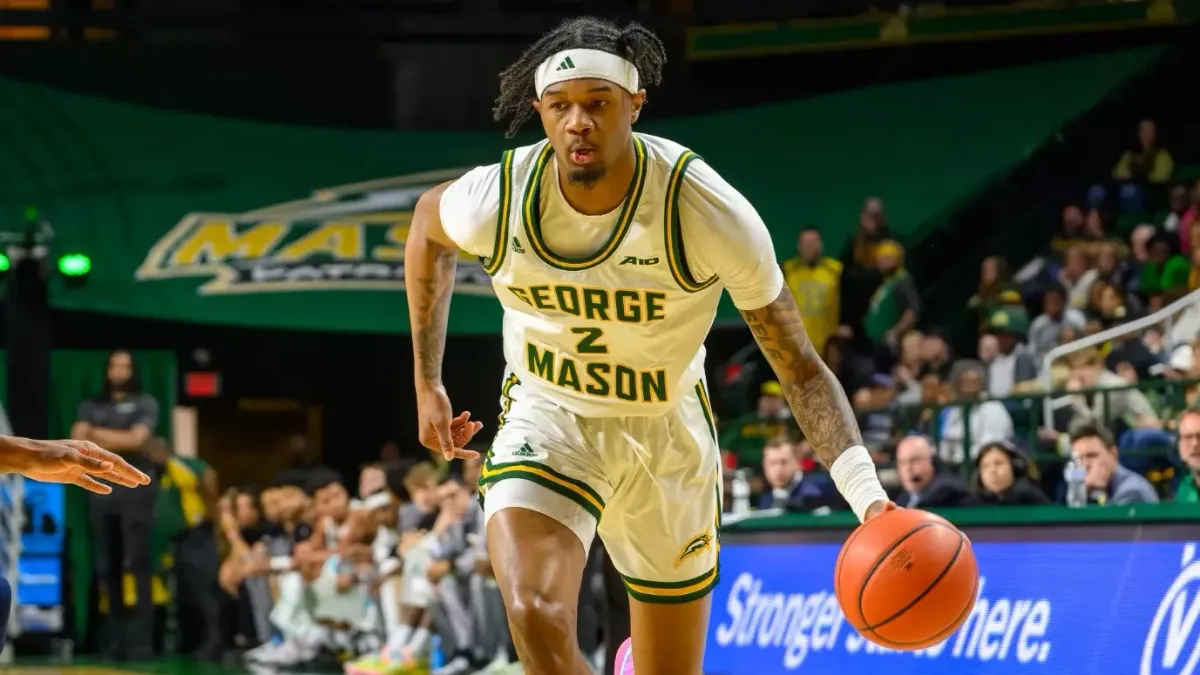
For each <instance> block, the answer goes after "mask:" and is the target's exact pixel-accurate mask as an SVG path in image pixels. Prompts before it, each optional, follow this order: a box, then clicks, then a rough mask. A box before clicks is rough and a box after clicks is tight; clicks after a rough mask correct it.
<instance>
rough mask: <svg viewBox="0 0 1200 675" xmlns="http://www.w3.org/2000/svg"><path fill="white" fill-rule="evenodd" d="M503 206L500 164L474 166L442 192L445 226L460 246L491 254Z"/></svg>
mask: <svg viewBox="0 0 1200 675" xmlns="http://www.w3.org/2000/svg"><path fill="white" fill-rule="evenodd" d="M499 209H500V165H499V164H491V165H489V166H481V167H477V168H474V169H471V170H470V171H468V172H467V173H465V174H463V176H462V177H461V178H459V179H458V180H456V181H454V183H453V184H451V185H450V187H448V188H446V191H445V192H443V193H442V203H441V205H440V208H439V212H440V213H441V217H442V230H444V231H445V232H446V236H447V237H450V239H451V240H452V241H453V242H454V243H455V244H458V248H459V249H460V250H463V251H466V252H467V253H470V254H473V255H479V256H490V255H491V254H492V247H493V246H494V245H495V243H496V213H497V212H498V211H499Z"/></svg>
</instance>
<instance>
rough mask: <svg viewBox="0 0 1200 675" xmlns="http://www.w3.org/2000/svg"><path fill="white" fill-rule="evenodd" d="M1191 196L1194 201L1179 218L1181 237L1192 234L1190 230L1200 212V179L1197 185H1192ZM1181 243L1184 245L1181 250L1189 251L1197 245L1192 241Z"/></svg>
mask: <svg viewBox="0 0 1200 675" xmlns="http://www.w3.org/2000/svg"><path fill="white" fill-rule="evenodd" d="M1191 198H1192V203H1191V204H1190V205H1189V206H1188V208H1187V209H1186V210H1185V211H1184V212H1183V215H1182V216H1180V218H1179V234H1180V236H1181V237H1182V236H1184V235H1185V234H1188V235H1189V236H1190V232H1191V231H1192V230H1191V226H1192V223H1194V222H1196V219H1197V214H1198V212H1200V180H1197V181H1196V183H1195V185H1193V186H1192V190H1191ZM1181 243H1182V244H1183V245H1182V246H1180V250H1183V251H1188V250H1191V249H1193V248H1196V247H1195V245H1194V244H1192V243H1191V242H1181Z"/></svg>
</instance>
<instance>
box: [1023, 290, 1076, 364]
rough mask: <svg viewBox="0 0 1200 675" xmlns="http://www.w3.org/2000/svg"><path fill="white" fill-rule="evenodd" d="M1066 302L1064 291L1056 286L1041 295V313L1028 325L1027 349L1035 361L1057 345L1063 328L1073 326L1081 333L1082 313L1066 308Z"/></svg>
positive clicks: (1072, 308) (1073, 308)
mask: <svg viewBox="0 0 1200 675" xmlns="http://www.w3.org/2000/svg"><path fill="white" fill-rule="evenodd" d="M1066 300H1067V294H1066V291H1064V290H1063V287H1062V286H1059V285H1058V284H1055V285H1052V286H1050V287H1049V288H1047V289H1046V292H1045V293H1044V294H1043V295H1042V313H1041V314H1039V315H1038V316H1037V318H1035V319H1034V320H1033V322H1032V323H1031V324H1029V348H1030V350H1031V351H1032V352H1033V356H1034V357H1035V358H1036V359H1041V358H1042V357H1043V356H1045V355H1046V354H1047V353H1049V351H1050V350H1051V349H1054V348H1055V347H1057V346H1058V345H1059V334H1060V333H1061V332H1062V329H1063V327H1064V326H1067V325H1070V326H1074V327H1075V329H1076V330H1080V331H1082V330H1083V327H1084V325H1085V324H1086V323H1087V320H1086V319H1085V318H1084V316H1083V312H1081V311H1079V310H1078V309H1076V308H1075V307H1070V306H1068V305H1067V301H1066ZM1035 363H1036V362H1035Z"/></svg>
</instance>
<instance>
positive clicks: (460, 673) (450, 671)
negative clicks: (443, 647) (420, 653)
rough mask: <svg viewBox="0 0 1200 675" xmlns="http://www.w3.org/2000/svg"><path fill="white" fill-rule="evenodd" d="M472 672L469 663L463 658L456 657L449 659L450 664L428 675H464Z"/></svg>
mask: <svg viewBox="0 0 1200 675" xmlns="http://www.w3.org/2000/svg"><path fill="white" fill-rule="evenodd" d="M473 670H474V669H473V668H471V662H470V661H469V660H467V658H466V657H465V656H456V657H454V658H452V659H450V663H447V664H446V665H444V666H442V667H441V668H438V669H437V670H434V671H433V672H431V673H430V674H429V675H466V674H467V673H470V672H471V671H473Z"/></svg>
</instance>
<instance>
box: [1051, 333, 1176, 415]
mask: <svg viewBox="0 0 1200 675" xmlns="http://www.w3.org/2000/svg"><path fill="white" fill-rule="evenodd" d="M1067 363H1068V365H1070V367H1071V375H1070V378H1069V379H1068V380H1067V391H1069V392H1074V393H1073V395H1072V396H1071V406H1072V408H1073V412H1074V414H1073V423H1081V422H1083V421H1089V420H1090V421H1091V422H1092V423H1094V424H1104V423H1105V422H1108V423H1109V424H1112V425H1117V424H1120V425H1123V426H1128V427H1131V428H1148V429H1156V428H1161V426H1162V423H1161V421H1159V419H1158V416H1157V414H1155V412H1154V407H1153V406H1152V405H1150V401H1149V400H1148V399H1147V398H1146V395H1145V394H1143V393H1142V392H1141V391H1138V390H1137V389H1134V388H1131V387H1130V383H1129V382H1127V381H1126V380H1125V379H1123V378H1122V377H1121V376H1120V375H1117V374H1116V373H1114V372H1112V371H1110V370H1108V369H1107V368H1106V367H1105V364H1104V360H1103V359H1102V358H1101V357H1100V352H1099V350H1097V349H1096V348H1094V347H1089V348H1087V349H1081V350H1079V351H1077V352H1075V353H1073V354H1071V355H1069V356H1068V357H1067ZM1088 389H1097V390H1100V391H1095V392H1093V393H1092V394H1091V398H1090V400H1089V399H1088V398H1087V397H1086V396H1085V395H1084V394H1082V393H1078V392H1081V391H1082V390H1088ZM1105 389H1111V390H1114V391H1103V390H1105Z"/></svg>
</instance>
